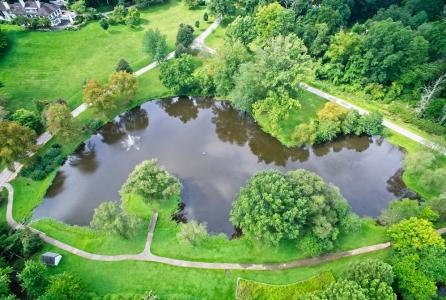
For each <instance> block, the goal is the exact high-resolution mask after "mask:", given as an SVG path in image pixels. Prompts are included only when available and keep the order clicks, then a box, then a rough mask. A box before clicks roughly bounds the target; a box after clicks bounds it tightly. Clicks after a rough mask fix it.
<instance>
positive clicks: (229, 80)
mask: <svg viewBox="0 0 446 300" xmlns="http://www.w3.org/2000/svg"><path fill="white" fill-rule="evenodd" d="M250 57H251V56H250V55H249V53H248V51H247V50H246V49H245V47H244V46H243V45H242V44H240V42H238V41H236V42H234V43H231V44H230V45H228V47H225V48H223V49H222V50H221V51H218V53H217V55H216V56H215V58H214V59H213V61H212V64H211V72H212V78H213V80H214V82H215V85H216V88H217V90H216V91H217V94H218V95H221V96H227V95H228V94H229V92H230V91H231V90H233V89H234V86H235V75H236V74H237V73H238V71H239V68H240V65H241V64H243V63H245V62H247V61H248V60H249V59H250Z"/></svg>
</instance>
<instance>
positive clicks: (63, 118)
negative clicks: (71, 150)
mask: <svg viewBox="0 0 446 300" xmlns="http://www.w3.org/2000/svg"><path fill="white" fill-rule="evenodd" d="M45 120H46V125H47V128H48V131H49V132H50V133H51V134H52V135H54V136H56V138H57V139H59V140H60V141H62V142H73V141H75V140H76V139H77V138H78V137H79V135H80V124H79V122H78V121H77V120H76V119H75V118H74V117H73V115H72V114H71V111H70V108H69V107H68V106H67V105H66V104H64V103H53V104H50V105H49V107H48V109H47V110H46V112H45Z"/></svg>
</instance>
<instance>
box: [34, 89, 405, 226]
mask: <svg viewBox="0 0 446 300" xmlns="http://www.w3.org/2000/svg"><path fill="white" fill-rule="evenodd" d="M403 157H404V153H403V152H402V151H401V150H400V149H399V148H397V147H395V146H393V145H391V144H390V143H388V142H387V141H386V140H385V139H383V138H381V137H365V136H362V137H356V136H352V137H346V138H341V139H338V140H336V141H334V142H332V143H327V144H324V145H319V146H314V147H310V148H308V149H302V148H286V147H284V146H282V145H281V144H280V143H279V142H278V141H277V140H276V139H275V138H273V137H271V136H270V135H268V134H266V133H264V132H263V131H262V130H261V129H260V128H259V126H258V125H257V124H256V123H255V122H254V121H253V120H252V119H251V118H250V117H248V116H246V115H243V114H241V113H239V112H237V111H236V110H234V109H233V108H232V107H231V106H230V104H229V103H228V102H224V101H215V100H210V99H196V98H187V97H186V98H178V97H175V98H169V99H165V100H159V101H151V102H147V103H145V104H143V105H142V106H140V107H137V108H135V109H133V110H131V111H129V112H126V113H124V114H122V115H120V116H119V117H117V118H116V119H115V120H114V121H113V122H111V123H109V124H107V125H105V126H104V127H103V128H101V129H100V130H99V131H98V133H97V134H96V135H93V136H92V137H91V138H90V139H88V140H87V141H86V142H85V143H84V144H82V145H81V146H80V147H79V148H78V149H77V150H76V151H75V153H74V154H73V155H71V156H70V157H69V158H68V160H67V161H66V163H65V164H64V165H63V166H62V167H61V169H60V172H59V173H58V175H57V176H56V178H55V180H54V182H53V184H52V186H51V187H50V188H49V190H48V192H47V194H46V197H45V199H44V201H43V202H42V204H41V205H40V206H39V207H37V208H36V209H35V210H34V215H33V218H34V219H39V218H42V217H52V218H55V219H57V220H61V221H63V222H66V223H68V224H78V225H87V224H89V222H90V220H91V218H92V215H93V211H94V209H95V208H96V207H98V206H99V204H100V203H102V202H104V201H110V200H114V201H119V195H118V191H119V189H120V187H121V185H122V184H123V183H124V181H125V180H126V178H127V176H128V174H129V173H130V172H131V171H132V170H133V169H134V167H135V166H136V165H137V164H139V163H140V162H142V161H143V160H147V159H152V158H156V159H158V162H159V164H160V165H162V166H164V167H165V168H166V169H167V170H168V171H169V172H170V173H171V174H173V175H174V176H176V177H177V178H179V179H180V181H181V182H182V184H183V186H184V188H183V191H182V201H183V202H184V204H185V208H184V214H185V216H186V217H187V218H193V219H197V220H198V221H200V222H206V223H207V224H208V230H209V231H210V232H212V233H220V232H223V233H226V234H231V233H233V232H234V228H233V226H232V225H231V223H230V221H229V212H230V210H231V206H232V202H233V200H234V198H235V197H236V195H237V193H238V191H239V190H240V187H242V186H244V185H245V184H246V182H247V180H248V179H249V178H250V177H251V176H252V175H253V174H255V173H256V172H259V171H262V170H265V169H272V168H274V169H278V170H281V171H287V170H295V169H297V168H305V169H308V170H311V171H314V172H316V173H317V174H319V175H320V176H322V177H323V178H324V179H325V180H326V181H328V182H331V183H333V184H334V185H336V186H338V187H339V188H340V190H341V193H342V194H343V195H344V197H345V198H346V199H347V200H348V201H349V203H350V205H351V206H352V208H353V211H354V212H356V213H357V214H359V215H360V216H371V217H376V216H378V215H379V213H380V211H381V209H383V208H385V207H386V206H387V204H388V203H389V201H390V200H392V199H395V198H401V197H403V196H404V195H405V194H407V193H408V191H407V189H406V187H405V186H404V184H403V182H402V180H401V173H402V172H401V162H402V159H403Z"/></svg>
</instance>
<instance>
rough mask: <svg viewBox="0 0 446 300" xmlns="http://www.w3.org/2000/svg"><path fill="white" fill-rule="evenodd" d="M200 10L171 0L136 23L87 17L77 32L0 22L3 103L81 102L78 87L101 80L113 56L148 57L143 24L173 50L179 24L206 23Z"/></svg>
mask: <svg viewBox="0 0 446 300" xmlns="http://www.w3.org/2000/svg"><path fill="white" fill-rule="evenodd" d="M203 13H204V9H196V10H189V9H188V8H187V6H186V5H185V4H184V3H183V2H182V1H177V0H171V1H170V2H169V3H167V4H163V5H157V6H155V7H152V8H149V9H147V10H144V11H142V14H141V17H142V22H141V25H140V26H138V27H137V28H130V27H128V26H125V25H118V26H110V28H109V30H108V31H105V30H103V29H102V28H101V27H100V26H99V24H98V22H93V23H90V24H88V25H87V26H85V27H83V28H82V29H80V30H78V31H59V32H29V31H25V30H23V29H22V28H20V27H17V26H10V25H3V26H2V30H5V31H6V32H7V34H8V39H9V43H10V46H9V48H8V50H7V51H6V53H5V54H4V55H3V56H2V57H1V58H0V81H2V82H3V83H4V84H5V88H4V92H5V93H6V94H7V95H8V97H9V101H8V103H7V108H8V109H9V110H15V109H17V108H22V107H25V108H28V109H32V108H33V105H32V100H33V99H46V100H49V101H54V100H56V99H59V98H63V99H65V100H66V101H67V102H68V104H69V105H70V107H71V108H75V107H76V106H77V105H79V104H80V103H81V101H82V86H83V84H84V82H85V81H86V80H88V79H91V78H96V79H99V80H101V81H105V80H106V79H107V77H108V76H109V74H110V73H111V72H113V70H114V67H115V65H116V63H117V61H118V60H119V59H121V58H124V59H126V60H127V61H128V62H129V63H130V64H131V66H132V67H133V69H134V70H137V69H138V68H140V67H142V66H145V65H147V64H149V63H150V62H152V59H151V58H150V57H149V56H148V55H147V54H146V53H144V51H143V49H142V40H143V35H144V32H145V31H146V30H147V29H149V28H159V30H160V31H161V32H162V33H163V34H165V35H166V36H167V41H168V47H169V49H170V50H173V49H174V47H175V37H176V33H177V30H178V27H179V25H180V24H181V23H185V24H190V25H193V24H194V23H195V21H196V20H199V21H200V28H199V29H197V28H195V34H196V35H198V34H200V33H201V32H202V31H204V30H205V28H206V27H207V26H208V24H210V23H211V21H212V20H209V22H208V23H206V22H204V21H203V19H202V16H203Z"/></svg>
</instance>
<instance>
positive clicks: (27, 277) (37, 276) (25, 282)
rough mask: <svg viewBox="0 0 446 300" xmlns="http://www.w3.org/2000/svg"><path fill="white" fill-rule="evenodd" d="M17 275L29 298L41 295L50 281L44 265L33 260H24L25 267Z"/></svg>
mask: <svg viewBox="0 0 446 300" xmlns="http://www.w3.org/2000/svg"><path fill="white" fill-rule="evenodd" d="M18 277H19V279H20V282H21V283H20V285H21V286H22V288H23V289H24V290H25V291H26V294H27V295H28V297H29V298H30V299H37V298H39V296H41V295H43V293H44V292H45V290H46V288H47V286H48V285H49V282H50V281H49V278H48V271H47V268H46V266H45V265H44V264H42V263H41V262H39V261H34V260H28V261H26V262H25V267H24V268H23V270H22V271H21V272H20V274H19V275H18Z"/></svg>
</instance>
